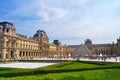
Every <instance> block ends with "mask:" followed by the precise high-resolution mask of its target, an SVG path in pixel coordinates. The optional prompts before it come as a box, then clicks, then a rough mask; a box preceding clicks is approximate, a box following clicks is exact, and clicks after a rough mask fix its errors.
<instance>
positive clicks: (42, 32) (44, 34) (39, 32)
mask: <svg viewBox="0 0 120 80" xmlns="http://www.w3.org/2000/svg"><path fill="white" fill-rule="evenodd" d="M33 37H47V35H46V32H45V31H43V30H38V31H37V32H36V33H35V34H34V36H33Z"/></svg>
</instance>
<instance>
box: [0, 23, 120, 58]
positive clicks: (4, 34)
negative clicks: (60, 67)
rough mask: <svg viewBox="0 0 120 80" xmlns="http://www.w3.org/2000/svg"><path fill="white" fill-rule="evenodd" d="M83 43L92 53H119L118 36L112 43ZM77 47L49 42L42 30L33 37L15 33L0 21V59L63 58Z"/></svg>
mask: <svg viewBox="0 0 120 80" xmlns="http://www.w3.org/2000/svg"><path fill="white" fill-rule="evenodd" d="M84 45H86V47H87V48H88V49H89V50H91V52H92V53H93V55H100V54H106V55H120V38H119V39H117V43H112V44H93V43H92V41H91V40H90V39H87V40H86V41H85V44H84ZM79 47H80V45H69V46H66V45H62V44H61V42H60V41H59V40H54V41H53V43H49V38H48V36H47V34H46V32H45V31H43V30H38V31H37V32H36V33H35V34H34V36H33V37H27V36H25V35H22V34H18V33H16V29H15V27H14V25H13V24H12V23H10V22H0V59H3V60H23V59H40V58H53V57H57V58H61V57H63V58H65V57H69V54H70V53H72V52H73V51H75V50H76V49H77V48H79Z"/></svg>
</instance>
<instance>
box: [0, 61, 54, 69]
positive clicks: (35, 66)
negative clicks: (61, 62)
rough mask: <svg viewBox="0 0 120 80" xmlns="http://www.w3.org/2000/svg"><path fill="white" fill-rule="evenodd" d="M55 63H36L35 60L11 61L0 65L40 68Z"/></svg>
mask: <svg viewBox="0 0 120 80" xmlns="http://www.w3.org/2000/svg"><path fill="white" fill-rule="evenodd" d="M53 64H56V63H37V62H34V63H33V62H11V63H0V67H8V68H31V69H32V68H40V67H45V66H49V65H53Z"/></svg>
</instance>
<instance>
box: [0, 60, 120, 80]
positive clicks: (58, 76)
mask: <svg viewBox="0 0 120 80" xmlns="http://www.w3.org/2000/svg"><path fill="white" fill-rule="evenodd" d="M0 80H120V64H119V63H110V62H92V61H90V62H89V61H68V62H63V63H60V64H55V65H52V66H47V67H43V68H38V69H15V68H0Z"/></svg>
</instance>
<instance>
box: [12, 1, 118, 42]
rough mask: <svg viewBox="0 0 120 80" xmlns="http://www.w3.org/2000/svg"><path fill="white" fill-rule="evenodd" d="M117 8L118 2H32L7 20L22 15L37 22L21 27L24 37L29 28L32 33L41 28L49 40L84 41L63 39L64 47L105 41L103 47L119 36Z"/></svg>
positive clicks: (31, 21)
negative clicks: (86, 40) (89, 39)
mask: <svg viewBox="0 0 120 80" xmlns="http://www.w3.org/2000/svg"><path fill="white" fill-rule="evenodd" d="M119 8H120V2H119V1H117V0H115V1H112V0H107V1H105V0H93V1H90V0H73V1H70V0H37V1H36V2H34V0H33V2H32V4H31V5H30V3H28V5H27V6H26V3H25V4H23V5H21V6H20V7H19V8H18V9H17V10H15V11H13V12H12V13H10V16H11V15H14V16H15V15H17V16H22V15H23V16H28V17H29V16H33V17H34V16H35V17H39V18H40V19H39V20H28V21H24V22H23V23H22V24H23V25H22V26H23V27H22V29H26V31H25V32H26V33H29V32H28V31H27V29H28V27H31V30H29V31H30V32H31V33H32V32H34V31H35V30H37V29H39V28H42V29H45V30H46V31H47V33H48V36H50V39H56V38H58V39H61V38H62V37H71V38H72V37H77V38H81V37H84V38H82V40H80V39H76V40H69V39H67V38H66V40H62V42H64V43H65V42H67V43H70V44H74V41H75V43H78V44H80V43H81V42H83V39H85V38H91V39H93V40H94V41H95V42H96V43H97V42H99V41H100V39H104V40H102V41H101V43H102V42H107V41H113V39H114V40H115V37H117V36H119V34H120V32H119V29H120V27H119V26H120V23H119V22H120V19H119V18H120V15H119V14H118V13H116V12H117V11H118V10H119ZM41 26H42V27H41ZM25 27H26V28H25ZM22 29H21V30H22ZM111 35H112V36H111ZM113 35H114V36H113ZM108 36H109V37H108ZM113 37H114V38H113ZM110 39H111V40H110ZM79 40H80V41H79ZM69 41H70V42H69Z"/></svg>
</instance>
